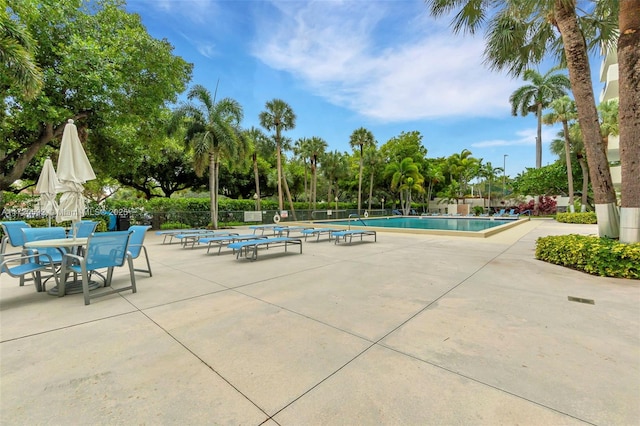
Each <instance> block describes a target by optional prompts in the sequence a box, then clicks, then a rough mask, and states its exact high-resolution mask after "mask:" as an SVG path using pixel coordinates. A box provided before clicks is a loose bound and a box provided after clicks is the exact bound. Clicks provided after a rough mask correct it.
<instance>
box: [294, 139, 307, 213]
mask: <svg viewBox="0 0 640 426" xmlns="http://www.w3.org/2000/svg"><path fill="white" fill-rule="evenodd" d="M308 146H309V138H299V139H298V140H297V141H296V143H295V145H294V146H293V153H294V154H295V155H296V156H297V157H298V158H299V159H300V160H302V167H303V169H304V196H305V198H306V199H307V202H308V203H309V208H311V189H309V190H307V189H308V187H309V185H308V169H307V158H309V155H308V151H309V148H308Z"/></svg>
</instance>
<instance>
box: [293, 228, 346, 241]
mask: <svg viewBox="0 0 640 426" xmlns="http://www.w3.org/2000/svg"><path fill="white" fill-rule="evenodd" d="M338 231H340V230H339V229H334V228H307V229H303V230H302V231H300V232H301V233H302V235H304V240H305V241H307V237H308V236H309V235H311V236H313V235H316V236H317V237H318V238H317V239H316V241H320V236H321V235H322V234H327V235H329V239H331V238H332V236H333V233H334V232H338Z"/></svg>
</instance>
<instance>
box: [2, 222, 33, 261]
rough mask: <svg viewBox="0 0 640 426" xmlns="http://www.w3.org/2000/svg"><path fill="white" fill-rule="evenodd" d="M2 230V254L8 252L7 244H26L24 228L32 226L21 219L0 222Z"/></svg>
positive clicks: (19, 245) (16, 245)
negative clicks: (23, 233)
mask: <svg viewBox="0 0 640 426" xmlns="http://www.w3.org/2000/svg"><path fill="white" fill-rule="evenodd" d="M0 226H1V227H2V232H3V233H4V235H3V237H2V246H1V248H0V254H2V253H6V251H7V245H11V246H12V247H22V246H23V244H24V237H23V235H22V228H31V225H29V224H28V223H27V222H23V221H21V220H16V221H11V222H0Z"/></svg>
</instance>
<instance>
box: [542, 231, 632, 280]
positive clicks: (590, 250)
mask: <svg viewBox="0 0 640 426" xmlns="http://www.w3.org/2000/svg"><path fill="white" fill-rule="evenodd" d="M536 259H539V260H544V261H545V262H549V263H554V264H556V265H562V266H566V267H569V268H572V269H577V270H579V271H583V272H587V273H589V274H592V275H599V276H601V277H614V278H633V279H636V280H637V279H640V243H636V244H624V243H620V242H618V241H615V240H611V239H608V238H599V237H594V236H585V235H575V234H571V235H558V236H548V237H542V238H538V240H537V241H536Z"/></svg>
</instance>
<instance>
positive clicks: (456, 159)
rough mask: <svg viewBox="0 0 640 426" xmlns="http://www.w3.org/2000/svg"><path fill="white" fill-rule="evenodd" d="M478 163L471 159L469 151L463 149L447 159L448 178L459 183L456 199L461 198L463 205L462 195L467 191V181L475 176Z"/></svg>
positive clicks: (475, 159) (476, 160)
mask: <svg viewBox="0 0 640 426" xmlns="http://www.w3.org/2000/svg"><path fill="white" fill-rule="evenodd" d="M479 165H480V161H479V160H478V159H477V158H474V157H472V153H471V151H469V150H468V149H463V150H462V151H461V152H460V153H455V154H452V155H450V156H449V157H448V158H447V170H448V172H449V175H450V178H451V180H452V181H453V180H454V177H455V180H456V181H457V182H458V183H459V190H460V192H459V193H458V198H462V200H463V203H464V195H465V194H466V191H467V185H468V183H469V181H470V180H471V179H472V178H473V177H474V176H475V175H477V172H478V168H479Z"/></svg>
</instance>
